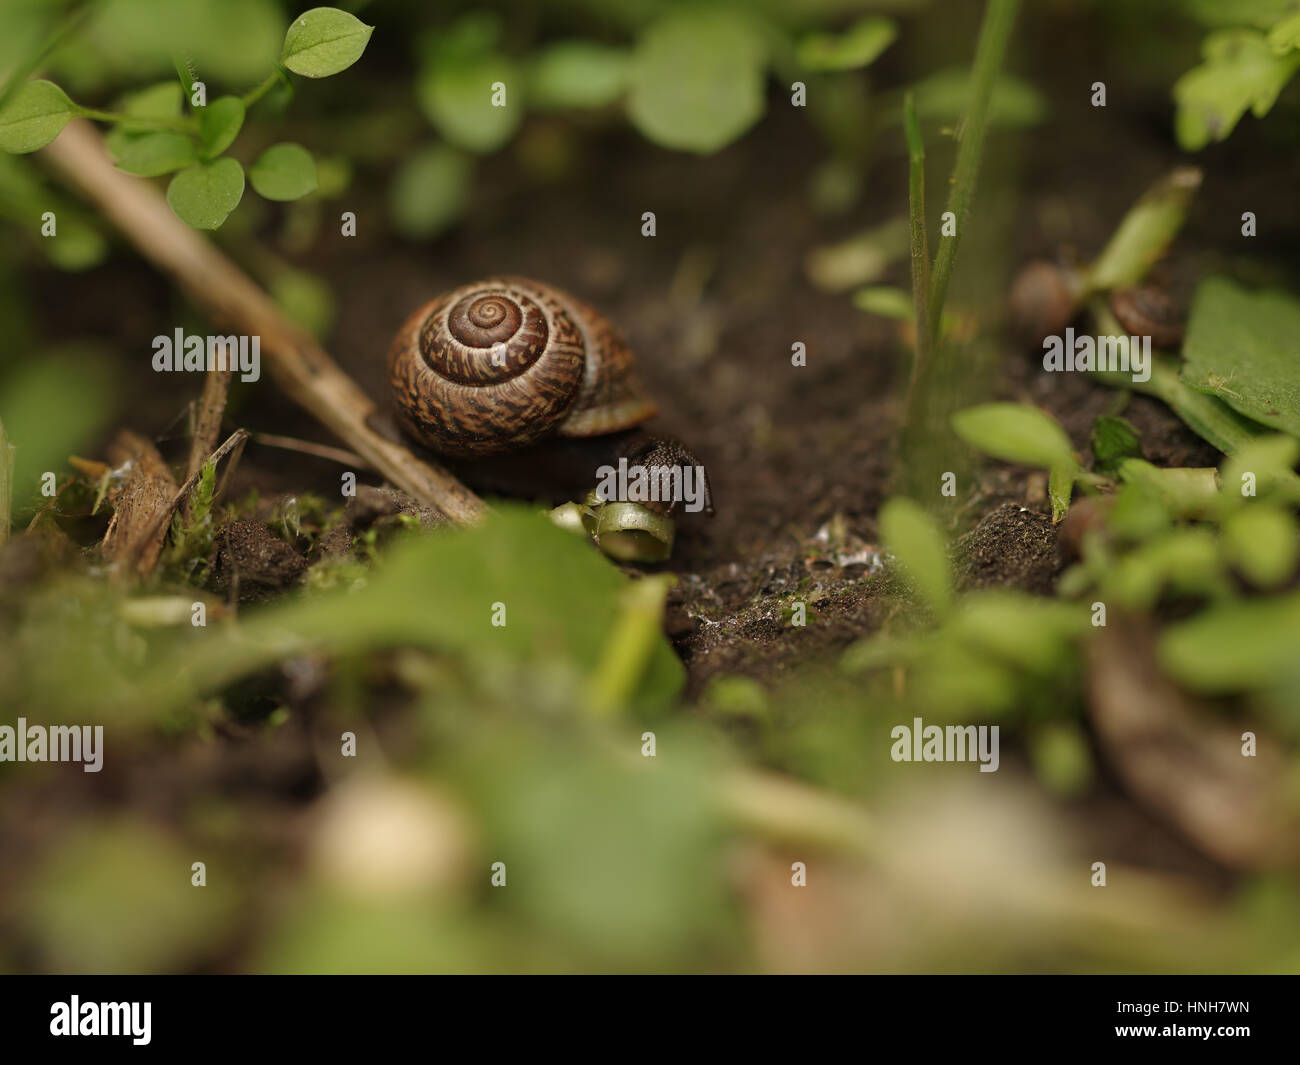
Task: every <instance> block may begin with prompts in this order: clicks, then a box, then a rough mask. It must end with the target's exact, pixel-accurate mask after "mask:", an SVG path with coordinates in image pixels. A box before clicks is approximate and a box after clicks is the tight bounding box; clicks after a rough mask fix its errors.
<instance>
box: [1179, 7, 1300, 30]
mask: <svg viewBox="0 0 1300 1065" xmlns="http://www.w3.org/2000/svg"><path fill="white" fill-rule="evenodd" d="M1181 6H1182V7H1183V8H1185V9H1186V11H1187V13H1188V14H1189V15H1191V16H1192V18H1195V19H1197V20H1198V21H1200V22H1201V23H1202V24H1203V25H1206V26H1258V27H1259V28H1260V29H1261V30H1266V29H1268V28H1269V27H1270V26H1273V25H1275V24H1276V23H1277V21H1278V20H1279V19H1284V18H1286V16H1287V15H1288V14H1290V13H1291V11H1292V10H1293V9H1294V7H1295V0H1231V3H1224V0H1182V3H1181Z"/></svg>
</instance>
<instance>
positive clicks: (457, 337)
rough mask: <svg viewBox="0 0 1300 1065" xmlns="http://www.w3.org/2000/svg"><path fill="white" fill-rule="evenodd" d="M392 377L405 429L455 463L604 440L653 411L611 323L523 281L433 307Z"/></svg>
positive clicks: (449, 297)
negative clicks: (561, 439)
mask: <svg viewBox="0 0 1300 1065" xmlns="http://www.w3.org/2000/svg"><path fill="white" fill-rule="evenodd" d="M388 373H389V381H390V386H391V389H392V396H393V400H394V405H395V407H396V409H397V415H398V419H399V420H400V422H401V423H402V426H403V427H404V428H405V429H406V431H407V432H409V433H410V434H411V435H412V436H414V437H415V438H416V439H417V440H419V441H420V442H421V443H423V444H424V445H425V446H427V447H429V448H431V449H433V450H434V451H438V452H440V453H442V454H446V455H452V456H466V457H472V456H478V455H491V454H496V453H500V452H503V451H509V450H512V449H515V448H520V447H526V446H528V445H530V444H534V443H537V442H538V441H541V440H543V439H546V438H547V437H550V436H553V435H559V436H568V437H582V436H600V435H603V434H606V433H613V432H617V431H619V430H623V429H630V428H632V427H633V426H636V425H639V424H640V423H641V422H643V421H645V420H646V419H648V418H651V417H653V416H654V414H655V413H656V408H655V405H654V403H653V402H651V401H650V399H649V398H648V397H647V396H646V395H645V393H644V391H643V390H642V388H641V384H640V382H639V380H638V379H637V376H636V369H635V358H634V356H633V354H632V351H631V349H630V348H628V346H627V344H626V343H625V342H624V341H623V339H622V337H621V336H620V335H619V334H618V331H617V330H616V329H615V328H614V326H613V325H612V324H611V323H610V322H609V320H608V319H606V318H605V317H604V316H603V315H601V314H600V313H599V312H597V311H596V310H594V309H593V308H591V307H589V306H588V305H587V304H585V303H583V302H582V301H581V300H578V299H576V298H574V297H573V296H570V295H569V294H568V293H566V292H562V291H560V290H559V289H556V288H554V287H552V286H550V285H546V284H543V283H542V282H539V281H531V280H528V279H527V278H520V277H495V278H490V279H488V280H485V281H477V282H474V283H472V284H468V285H462V286H461V287H460V288H456V289H453V290H451V291H450V292H445V293H443V294H442V295H440V296H437V297H435V298H434V299H432V300H430V301H429V302H428V303H426V304H425V305H424V306H422V307H420V308H419V309H418V310H417V311H415V313H414V314H412V315H411V316H410V317H409V318H408V319H407V320H406V322H405V323H404V324H403V326H402V328H401V330H400V331H399V332H398V334H397V337H396V338H395V339H394V341H393V346H392V349H391V350H390V352H389V357H388Z"/></svg>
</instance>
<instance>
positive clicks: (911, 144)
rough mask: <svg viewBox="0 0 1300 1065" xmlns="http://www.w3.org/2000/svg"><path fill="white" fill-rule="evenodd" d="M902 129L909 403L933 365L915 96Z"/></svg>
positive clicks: (908, 99)
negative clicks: (911, 350)
mask: <svg viewBox="0 0 1300 1065" xmlns="http://www.w3.org/2000/svg"><path fill="white" fill-rule="evenodd" d="M903 129H904V132H905V133H906V134H907V211H908V228H909V232H910V234H911V247H912V302H913V307H914V311H915V318H916V353H915V356H914V358H913V359H912V381H911V385H910V386H909V388H908V396H909V400H908V406H909V407H910V406H911V399H910V397H911V396H914V395H915V394H916V392H917V388H918V384H919V382H920V380H921V378H922V376H923V375H924V374H925V373H926V371H927V370H928V369H929V367H930V347H931V344H930V339H931V333H930V311H929V299H930V242H929V240H928V238H927V237H926V232H925V142H924V141H922V139H921V125H920V123H919V122H918V121H917V118H916V97H915V96H914V95H913V94H912V93H910V92H909V93H908V94H907V95H906V96H904V97H903Z"/></svg>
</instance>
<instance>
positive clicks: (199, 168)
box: [167, 159, 244, 229]
mask: <svg viewBox="0 0 1300 1065" xmlns="http://www.w3.org/2000/svg"><path fill="white" fill-rule="evenodd" d="M243 195H244V168H243V167H242V166H240V165H239V164H238V163H237V162H236V161H235V160H234V159H218V160H217V161H216V162H215V163H198V164H196V165H195V166H192V167H190V168H189V169H187V170H182V171H181V172H180V173H179V174H177V175H176V176H175V177H174V178H172V181H171V184H170V185H168V186H167V202H168V203H169V204H171V208H172V210H173V211H175V212H176V217H178V218H179V219H180V220H181V221H182V222H185V223H186V224H188V225H191V226H193V227H194V228H195V229H218V228H220V226H221V223H222V222H224V221H225V220H226V217H227V216H228V215H229V214H230V212H231V211H233V210H234V209H235V208H236V207H238V206H239V201H240V199H241V198H242V197H243Z"/></svg>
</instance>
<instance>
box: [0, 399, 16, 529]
mask: <svg viewBox="0 0 1300 1065" xmlns="http://www.w3.org/2000/svg"><path fill="white" fill-rule="evenodd" d="M14 451H15V448H14V446H13V445H12V444H11V443H9V437H8V436H6V435H5V426H4V422H0V544H3V543H4V542H5V541H6V540H7V539H9V518H10V515H11V514H12V513H13V511H12V505H13V487H14V486H13V476H14Z"/></svg>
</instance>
